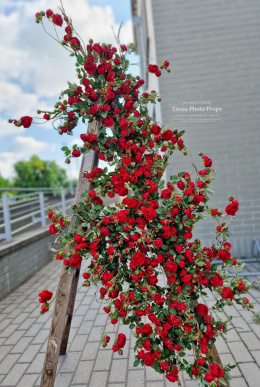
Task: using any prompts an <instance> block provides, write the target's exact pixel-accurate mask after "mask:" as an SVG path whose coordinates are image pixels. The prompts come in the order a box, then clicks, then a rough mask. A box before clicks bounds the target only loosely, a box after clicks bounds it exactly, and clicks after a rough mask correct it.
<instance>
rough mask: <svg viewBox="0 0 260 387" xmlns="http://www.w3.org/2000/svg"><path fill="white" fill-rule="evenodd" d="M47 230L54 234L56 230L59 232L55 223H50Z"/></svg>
mask: <svg viewBox="0 0 260 387" xmlns="http://www.w3.org/2000/svg"><path fill="white" fill-rule="evenodd" d="M49 232H50V233H51V235H54V234H56V233H57V232H59V230H57V228H56V227H55V224H51V225H50V226H49Z"/></svg>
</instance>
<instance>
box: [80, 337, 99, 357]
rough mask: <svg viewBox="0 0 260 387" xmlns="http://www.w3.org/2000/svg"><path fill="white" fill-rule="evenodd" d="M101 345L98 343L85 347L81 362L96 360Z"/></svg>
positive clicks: (88, 344)
mask: <svg viewBox="0 0 260 387" xmlns="http://www.w3.org/2000/svg"><path fill="white" fill-rule="evenodd" d="M99 345H100V343H99V342H97V341H94V342H91V343H87V344H86V345H85V348H84V351H83V354H82V357H81V360H94V359H95V358H96V355H97V352H98V349H99Z"/></svg>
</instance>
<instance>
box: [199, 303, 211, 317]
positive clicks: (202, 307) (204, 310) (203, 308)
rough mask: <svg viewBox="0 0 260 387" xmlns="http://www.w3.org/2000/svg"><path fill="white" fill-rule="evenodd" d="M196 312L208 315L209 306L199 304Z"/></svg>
mask: <svg viewBox="0 0 260 387" xmlns="http://www.w3.org/2000/svg"><path fill="white" fill-rule="evenodd" d="M196 312H197V313H198V314H200V315H201V316H207V314H208V312H209V308H208V307H207V306H206V305H204V304H198V305H197V307H196Z"/></svg>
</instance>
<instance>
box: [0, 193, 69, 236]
mask: <svg viewBox="0 0 260 387" xmlns="http://www.w3.org/2000/svg"><path fill="white" fill-rule="evenodd" d="M7 190H8V192H9V188H8V189H5V191H7ZM10 190H12V191H34V193H33V194H29V195H27V194H23V195H21V196H20V195H19V196H15V197H14V196H12V197H9V195H8V193H7V192H4V193H3V194H2V202H1V203H0V204H1V205H2V208H0V214H1V213H2V219H3V223H2V224H0V229H4V232H3V233H1V234H0V240H5V242H6V243H10V242H11V241H12V237H13V236H14V235H16V234H18V233H20V232H22V231H24V230H26V229H28V228H30V227H32V226H33V225H34V224H35V223H38V222H40V224H41V228H43V229H44V228H46V226H47V219H48V215H46V200H47V198H46V197H45V195H44V193H45V194H47V193H48V194H50V193H52V192H56V193H59V194H60V201H58V202H53V203H51V206H52V207H58V208H60V209H61V210H62V212H63V213H64V214H66V212H67V209H68V208H70V205H71V204H72V203H73V201H74V198H66V190H65V189H64V188H57V189H56V188H55V189H53V188H40V189H36V188H31V189H26V188H15V189H10ZM37 190H38V191H37ZM1 191H3V189H1ZM58 191H59V192H58ZM70 193H71V192H70ZM35 195H37V197H33V198H32V199H31V200H28V199H27V198H28V197H32V196H35ZM49 197H50V196H49ZM13 198H15V199H16V200H17V199H18V201H16V202H12V201H11V200H10V199H12V200H13ZM20 198H21V199H22V200H21V203H19V199H20ZM25 198H26V199H25ZM25 200H26V203H24V201H25ZM33 206H36V208H35V209H33V210H32V209H31V208H29V209H28V207H33ZM26 207H27V210H26ZM21 209H22V212H21V211H20V210H21ZM19 211H20V212H19ZM17 215H18V216H17ZM0 218H1V215H0ZM30 218H31V220H32V221H31V222H29V223H26V221H28V220H29V219H30ZM0 222H1V220H0ZM19 223H20V224H22V225H21V226H20V227H18V228H15V225H16V226H17V225H18V226H19ZM23 223H26V224H23Z"/></svg>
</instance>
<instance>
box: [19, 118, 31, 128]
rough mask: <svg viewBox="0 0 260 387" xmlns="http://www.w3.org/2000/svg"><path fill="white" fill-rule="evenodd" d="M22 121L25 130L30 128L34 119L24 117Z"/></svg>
mask: <svg viewBox="0 0 260 387" xmlns="http://www.w3.org/2000/svg"><path fill="white" fill-rule="evenodd" d="M20 121H21V124H22V125H23V127H24V128H30V126H31V124H32V121H33V119H32V117H29V116H24V117H22V118H21V119H20Z"/></svg>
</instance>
